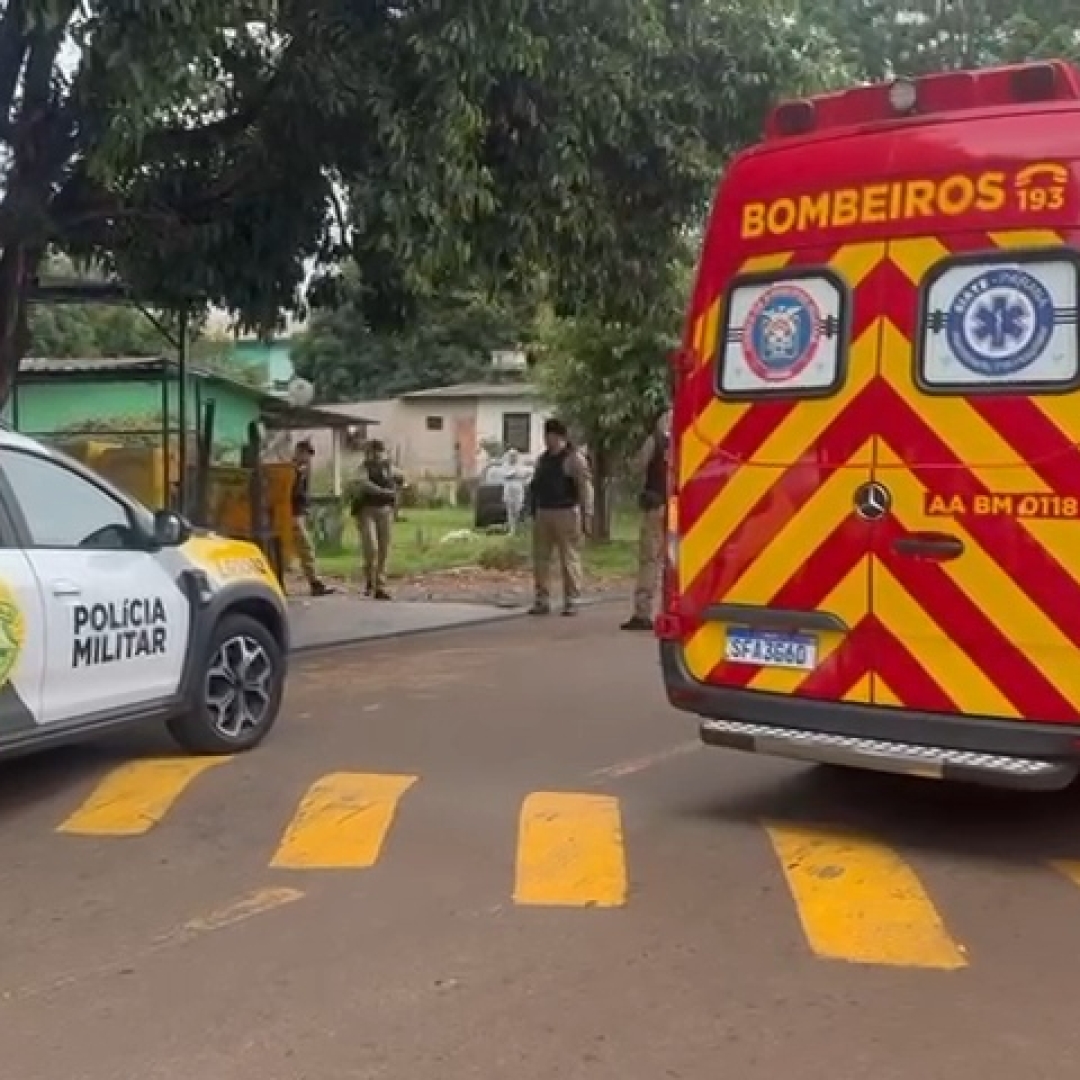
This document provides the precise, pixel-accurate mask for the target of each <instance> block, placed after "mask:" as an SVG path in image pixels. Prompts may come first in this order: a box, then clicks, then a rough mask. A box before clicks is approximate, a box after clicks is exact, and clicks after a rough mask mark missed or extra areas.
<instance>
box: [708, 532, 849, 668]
mask: <svg viewBox="0 0 1080 1080" xmlns="http://www.w3.org/2000/svg"><path fill="white" fill-rule="evenodd" d="M804 550H805V549H804ZM866 559H867V551H866V540H865V536H863V535H861V534H860V532H859V530H858V529H857V527H856V528H853V527H852V522H851V521H846V522H844V523H843V524H841V525H840V526H839V527H838V528H837V529H836V530H834V532H833V534H832V535H831V536H830V537H829V539H827V540H826V541H825V542H824V543H822V544H821V545H820V546H819V547H818V548H817V549H816V550H814V551H812V552H811V554H810V556H809V557H808V558H807V560H806V563H805V565H804V567H803V571H802V573H800V574H799V575H798V577H796V578H789V579H788V580H787V581H786V582H785V583H783V584H782V585H781V586H780V588H779V589H778V590H777V591H776V592H775V593H774V594H773V595H772V596H771V597H770V598H769V601H768V606H770V607H774V608H783V609H787V610H796V611H814V610H817V609H819V608H821V607H822V605H823V603H824V601H825V599H826V597H828V596H829V594H830V593H832V592H833V590H834V589H836V588H837V586H838V585H840V583H841V582H843V581H844V579H845V578H847V577H848V576H849V575H850V574H851V573H853V572H855V571H858V572H860V573H862V574H863V575H866V574H867V573H868V571H867V568H866ZM864 580H866V582H867V584H868V583H869V579H868V577H867V578H864ZM867 599H869V597H868V596H867ZM864 610H865V607H864ZM856 623H857V619H856V618H854V617H852V618H851V619H850V620H849V625H853V626H854V625H856ZM695 637H696V635H695ZM851 640H852V638H851V636H850V635H849V637H848V638H847V639H845V643H844V649H845V650H849V649H850V648H851ZM691 642H692V643H693V639H691ZM718 644H719V647H718V648H717V647H714V650H713V652H712V661H713V663H712V665H710V668H713V667H714V666H715V665H717V664H720V665H721V667H722V670H713V671H712V676H713V677H717V676H719V675H722V677H723V679H724V681H725V682H729V683H730V684H732V685H735V686H745V685H746V684H747V683H748V682H749V681H750V679H751V678H752V677H753V674H754V671H755V669H754V668H752V667H749V666H747V665H745V664H744V665H734V664H732V665H729V664H724V663H723V651H722V648H723V639H722V636H721V638H720V639H719V641H718ZM704 659H705V657H704V656H702V660H704ZM834 666H835V665H834ZM819 670H820V669H819Z"/></svg>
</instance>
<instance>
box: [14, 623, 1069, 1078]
mask: <svg viewBox="0 0 1080 1080" xmlns="http://www.w3.org/2000/svg"><path fill="white" fill-rule="evenodd" d="M619 614H620V612H618V611H616V610H614V609H613V608H610V607H606V608H597V609H594V610H591V611H589V612H587V613H586V614H584V615H582V616H581V618H580V619H578V620H575V621H570V620H561V619H558V618H554V619H550V620H540V621H529V622H525V621H515V622H511V623H506V624H502V625H496V626H491V627H486V628H483V629H475V630H466V631H455V632H453V633H448V634H444V635H441V636H433V637H426V638H417V639H412V640H408V641H399V642H396V643H390V644H387V645H385V646H367V647H365V648H363V649H354V650H351V651H349V650H343V651H338V652H334V653H332V654H323V655H322V656H318V657H312V658H310V659H306V660H303V661H301V662H299V663H298V664H297V667H296V669H295V672H294V676H293V680H292V686H291V689H290V693H289V697H288V704H287V711H286V715H285V716H284V718H283V721H282V724H281V727H280V729H279V731H278V732H277V733H276V734H275V736H274V738H273V739H272V740H271V741H270V742H269V743H267V745H266V746H264V747H263V748H262V749H261V750H259V751H258V752H256V753H254V754H249V755H246V756H243V757H241V758H238V759H235V760H231V761H227V762H221V763H207V762H205V761H190V760H185V759H182V758H175V757H168V756H167V754H168V752H169V751H168V744H167V743H166V742H164V741H163V740H159V739H157V738H156V736H153V737H150V736H140V737H139V738H133V737H130V736H129V737H125V738H123V739H119V740H117V741H114V742H111V743H109V744H108V745H103V746H99V747H95V748H93V749H86V748H83V749H78V750H71V751H66V752H63V753H59V754H54V755H51V756H48V757H42V758H39V759H35V760H33V761H28V762H22V763H15V764H13V765H8V766H5V767H3V769H2V770H0V775H2V776H3V784H2V786H0V830H2V831H0V853H2V856H3V861H2V864H0V866H2V869H0V886H2V887H0V926H2V930H3V937H2V939H0V1053H2V1058H3V1061H4V1076H5V1077H11V1078H12V1080H132V1078H139V1080H192V1078H199V1080H367V1078H371V1080H381V1078H387V1080H390V1078H394V1080H397V1078H401V1080H435V1078H438V1080H446V1078H453V1080H468V1078H473V1077H476V1078H485V1080H503V1078H506V1077H513V1078H515V1080H556V1078H559V1080H577V1078H582V1080H607V1078H612V1080H616V1078H617V1080H704V1078H710V1077H716V1076H725V1077H731V1078H734V1080H777V1078H778V1077H790V1078H792V1080H819V1078H820V1080H825V1078H828V1080H837V1078H841V1080H846V1078H858V1077H863V1076H873V1077H874V1078H875V1080H893V1078H896V1080H900V1078H903V1080H910V1078H912V1077H916V1076H922V1077H932V1078H934V1080H967V1078H976V1077H977V1078H979V1080H996V1078H998V1077H1009V1078H1013V1077H1020V1076H1022V1077H1023V1078H1024V1080H1039V1078H1043V1077H1045V1078H1054V1080H1058V1078H1063V1077H1067V1076H1070V1075H1072V1074H1073V1072H1075V1069H1076V1067H1077V1062H1078V1058H1080V1053H1078V1050H1077V1044H1078V1040H1077V1038H1076V1036H1075V1031H1076V1026H1077V1025H1076V1017H1075V1008H1076V1007H1075V1000H1076V986H1077V978H1078V975H1077V972H1078V968H1080V885H1078V881H1080V796H1078V795H1076V794H1074V793H1067V794H1065V795H1063V796H1055V797H1045V796H1030V797H1028V796H1017V795H1001V794H987V793H980V792H976V791H971V790H961V789H951V788H945V787H940V786H935V785H932V784H930V783H926V782H921V783H920V782H913V781H911V782H909V781H901V780H897V779H888V778H877V777H867V776H862V775H849V774H844V773H840V772H837V771H833V770H829V769H820V768H812V767H807V766H805V765H799V764H793V763H787V762H781V761H773V760H766V759H758V758H753V757H745V756H740V755H729V754H725V753H722V752H720V751H713V750H704V749H699V748H698V747H697V744H696V742H695V739H694V735H695V732H694V725H693V723H692V721H690V720H689V719H688V718H685V717H681V716H679V715H677V714H675V713H673V712H672V711H670V710H669V709H668V708H667V706H666V705H665V703H664V702H663V699H662V695H661V691H660V687H659V684H658V676H657V667H656V651H655V644H654V643H653V642H652V641H651V640H649V639H647V638H628V637H627V636H626V635H621V634H619V633H618V632H617V631H616V630H614V629H613V626H614V623H615V622H616V621H617V619H618V616H619ZM163 755H166V756H163ZM1070 860H1072V861H1070Z"/></svg>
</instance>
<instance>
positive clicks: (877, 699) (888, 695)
mask: <svg viewBox="0 0 1080 1080" xmlns="http://www.w3.org/2000/svg"><path fill="white" fill-rule="evenodd" d="M874 704H875V705H887V706H889V708H893V709H895V708H898V707H899V708H903V705H904V703H903V702H902V701H901V700H900V697H899V695H897V694H894V693H893V690H892V687H891V686H889V684H888V683H887V682H886V681H885V680H884V679H883V678H882V677H881V676H880V675H878V674H875V675H874Z"/></svg>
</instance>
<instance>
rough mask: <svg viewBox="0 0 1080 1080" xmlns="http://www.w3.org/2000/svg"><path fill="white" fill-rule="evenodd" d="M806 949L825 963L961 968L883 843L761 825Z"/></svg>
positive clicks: (951, 943) (959, 954) (958, 950)
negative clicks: (792, 903)
mask: <svg viewBox="0 0 1080 1080" xmlns="http://www.w3.org/2000/svg"><path fill="white" fill-rule="evenodd" d="M765 827H766V829H767V830H768V833H769V838H770V839H771V841H772V844H773V848H774V849H775V851H776V854H777V856H778V858H779V859H780V863H781V866H782V867H783V870H784V874H785V876H786V878H787V883H788V887H789V888H790V890H791V894H792V897H793V898H794V900H795V905H796V907H797V909H798V912H799V919H800V920H801V922H802V926H803V931H804V932H805V934H806V937H807V940H808V942H809V944H810V947H811V949H813V951H814V952H815V953H816V954H817V955H818V956H820V957H823V958H826V959H829V960H846V961H849V962H851V963H856V964H887V965H892V966H895V967H917V968H937V969H940V970H945V971H953V970H956V969H957V968H962V967H965V966H966V964H967V960H966V959H965V957H964V950H963V948H962V946H960V945H959V944H958V943H957V942H956V941H955V940H954V939H953V937H952V936H951V935H950V934H949V932H948V930H946V928H945V926H944V924H943V922H942V920H941V918H940V916H939V915H938V913H937V910H936V909H935V908H934V905H933V903H932V902H931V900H930V898H929V896H927V894H926V892H925V890H924V889H923V887H922V885H921V883H920V882H919V879H918V877H917V876H916V875H915V872H914V871H913V870H912V869H911V867H909V866H908V865H907V863H905V862H904V860H903V859H901V858H900V856H899V855H897V854H896V852H894V851H893V850H892V849H891V848H888V847H886V846H885V845H884V844H878V843H874V842H872V841H869V840H863V839H860V838H858V837H854V836H850V835H847V834H844V833H840V832H833V831H832V830H826V829H812V828H804V827H800V826H791V825H774V824H769V823H766V826H765Z"/></svg>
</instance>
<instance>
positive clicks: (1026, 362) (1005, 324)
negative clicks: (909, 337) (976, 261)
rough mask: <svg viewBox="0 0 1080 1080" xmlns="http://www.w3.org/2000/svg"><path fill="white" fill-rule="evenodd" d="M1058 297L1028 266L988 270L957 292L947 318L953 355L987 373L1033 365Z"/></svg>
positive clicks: (998, 374) (1047, 338)
mask: <svg viewBox="0 0 1080 1080" xmlns="http://www.w3.org/2000/svg"><path fill="white" fill-rule="evenodd" d="M1054 318H1055V311H1054V298H1053V297H1052V296H1051V295H1050V291H1049V290H1048V289H1047V288H1046V286H1045V285H1044V284H1043V283H1042V282H1041V281H1039V280H1038V278H1036V277H1033V276H1032V275H1031V274H1029V273H1028V272H1027V271H1025V270H1021V269H1020V268H1019V267H1015V266H1001V267H997V268H995V269H993V270H986V271H984V272H983V273H981V274H980V275H979V276H978V277H977V278H975V279H974V280H973V281H971V282H969V283H968V284H967V285H966V286H965V287H964V288H963V289H961V290H960V292H959V293H958V294H957V295H956V298H955V299H954V300H953V302H952V304H951V305H950V307H949V311H948V313H947V315H946V318H945V335H946V339H947V341H948V344H949V350H950V352H952V354H953V356H955V357H956V359H957V360H958V361H959V362H960V363H961V364H963V366H964V367H966V368H967V369H968V370H969V371H973V372H975V373H977V374H979V375H985V376H986V377H987V378H994V377H998V378H1000V377H1002V376H1008V375H1015V374H1017V373H1018V372H1021V371H1023V370H1024V369H1025V368H1028V367H1030V366H1031V365H1032V364H1034V363H1035V362H1036V361H1037V360H1038V359H1039V357H1040V356H1042V354H1043V353H1044V352H1045V351H1046V347H1047V346H1048V345H1049V344H1050V339H1051V337H1052V336H1053V333H1054Z"/></svg>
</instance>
